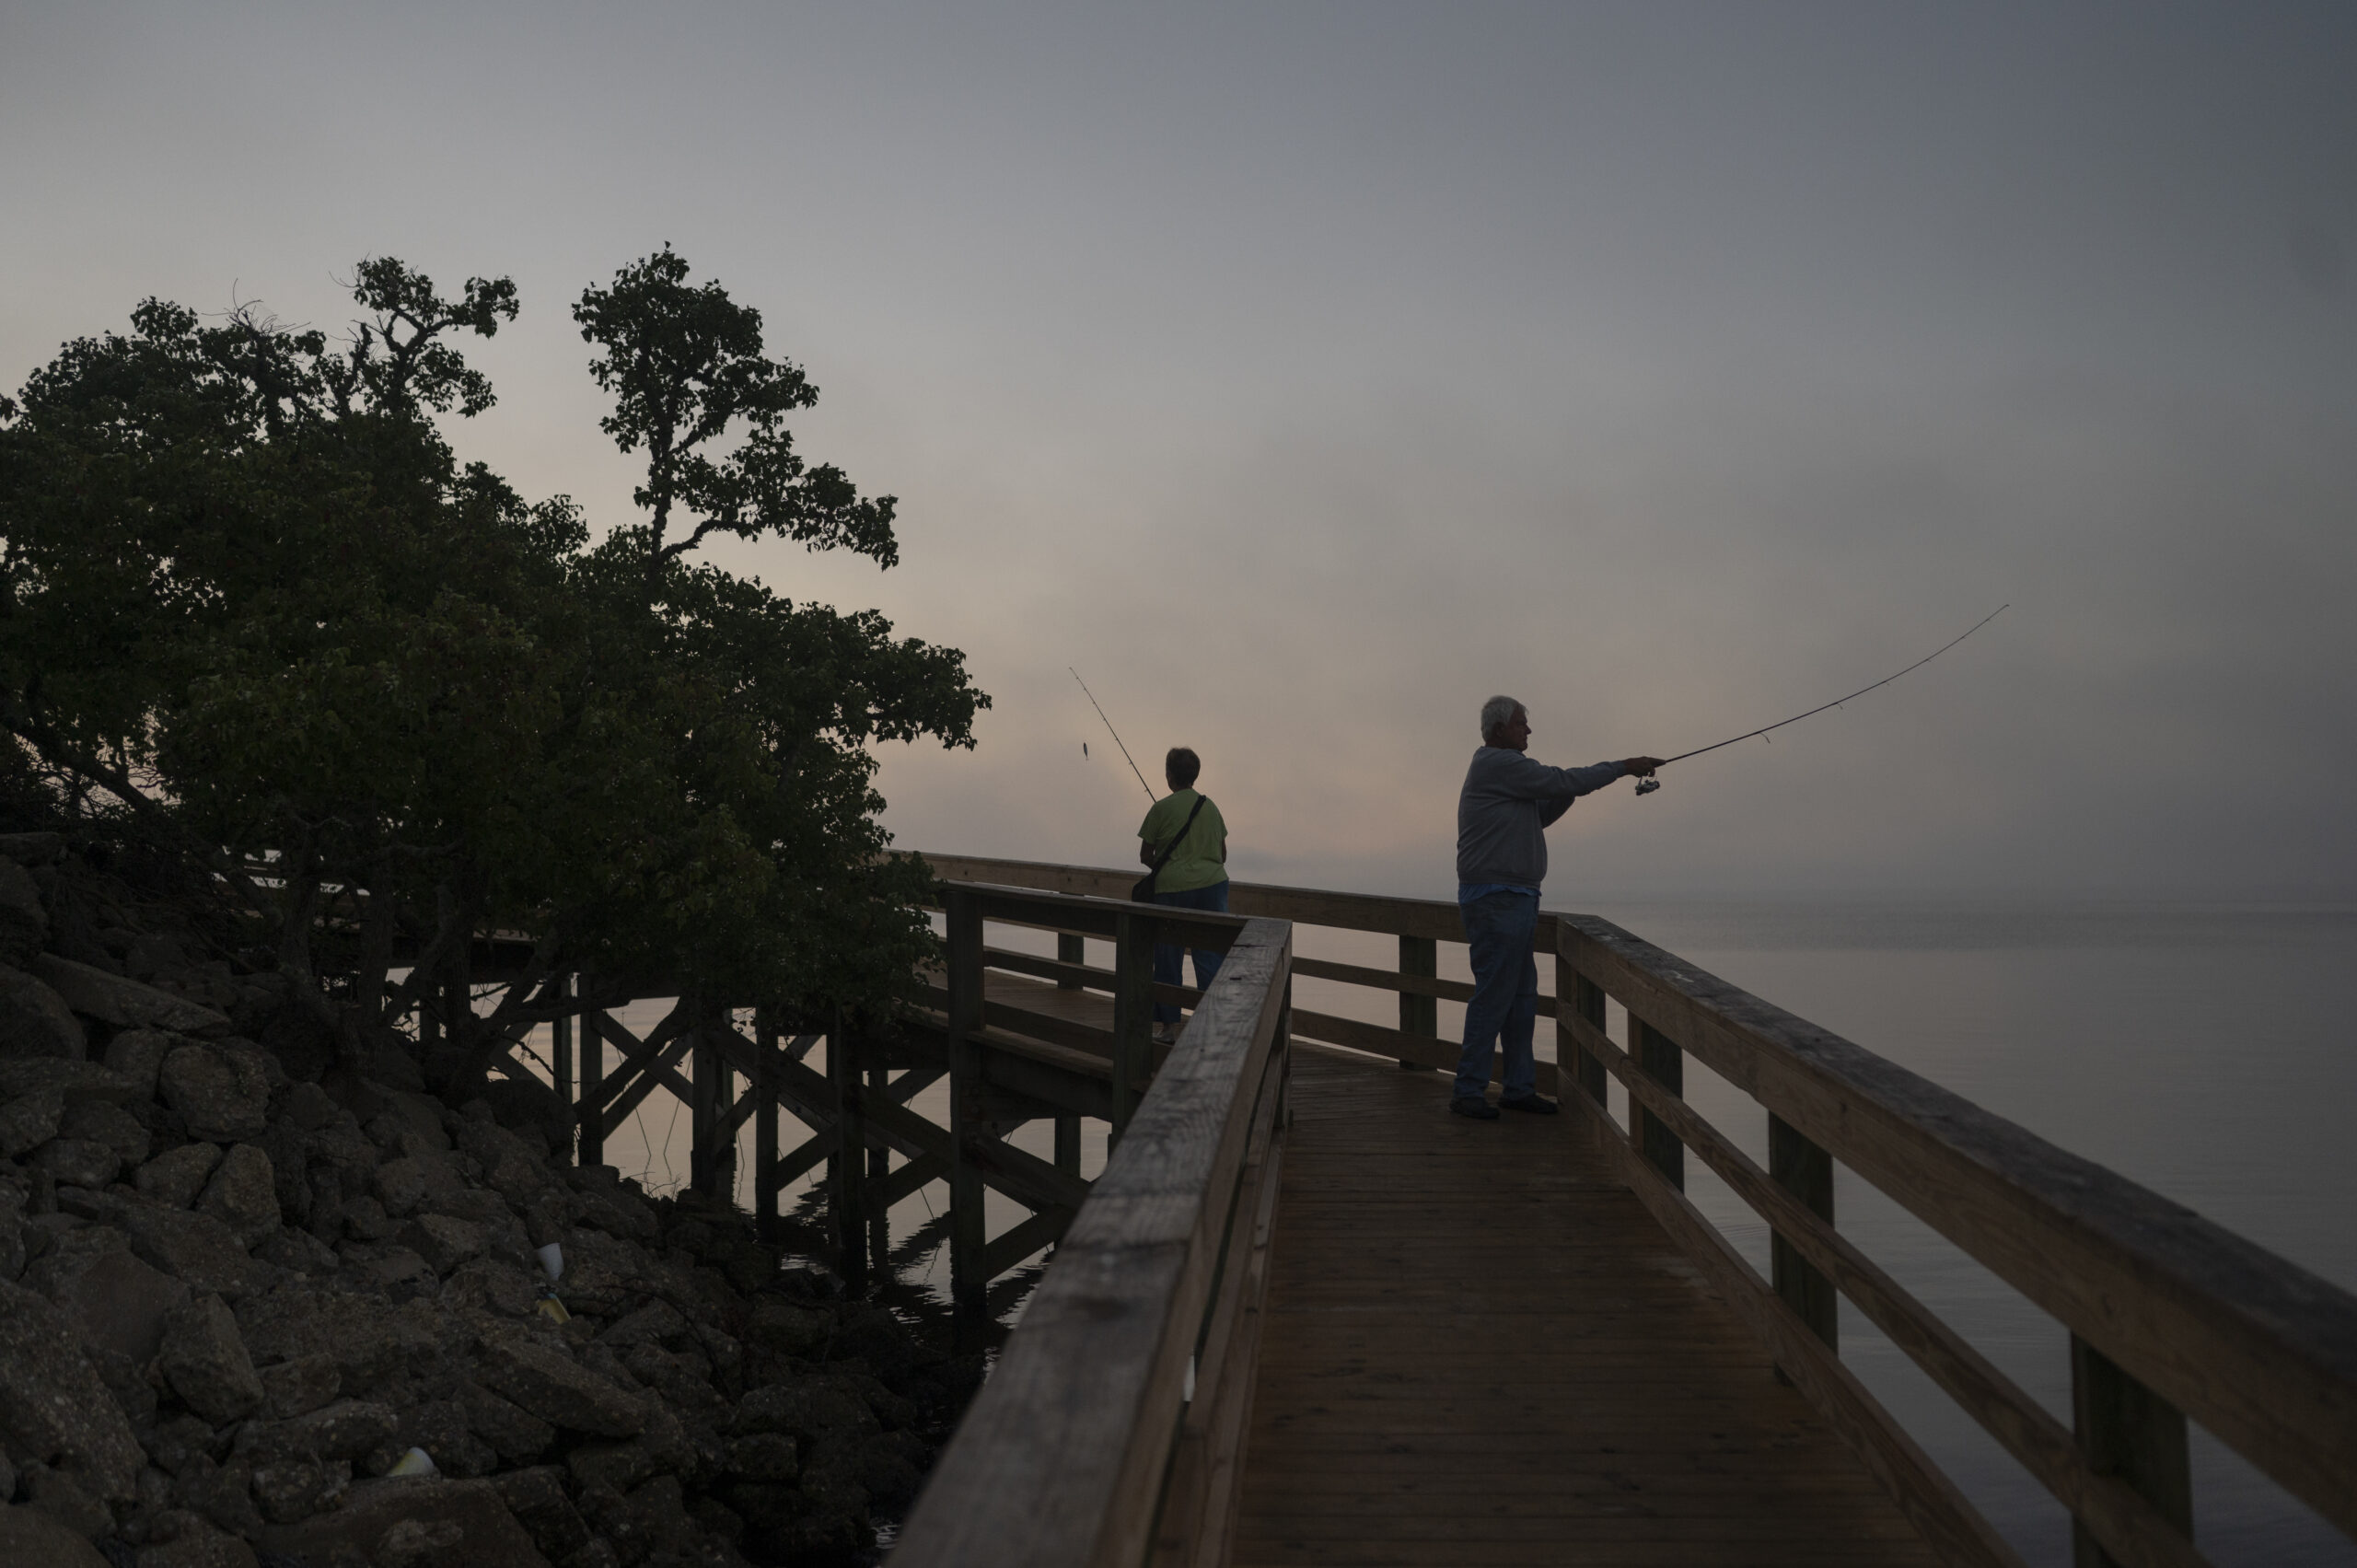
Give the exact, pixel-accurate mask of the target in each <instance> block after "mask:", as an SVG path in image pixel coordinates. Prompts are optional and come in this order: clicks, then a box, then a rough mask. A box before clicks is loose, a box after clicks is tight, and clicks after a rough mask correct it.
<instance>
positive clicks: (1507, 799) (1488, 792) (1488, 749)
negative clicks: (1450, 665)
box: [1448, 697, 1661, 1121]
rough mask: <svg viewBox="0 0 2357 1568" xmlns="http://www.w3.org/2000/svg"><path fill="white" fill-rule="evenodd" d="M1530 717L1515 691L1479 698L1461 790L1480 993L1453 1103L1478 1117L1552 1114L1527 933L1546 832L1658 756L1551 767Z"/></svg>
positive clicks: (1469, 1015) (1460, 882) (1461, 900)
mask: <svg viewBox="0 0 2357 1568" xmlns="http://www.w3.org/2000/svg"><path fill="white" fill-rule="evenodd" d="M1529 749H1530V714H1529V713H1528V712H1527V710H1525V709H1524V707H1523V705H1522V704H1521V703H1517V702H1515V700H1514V699H1513V698H1512V697H1492V698H1491V699H1490V700H1489V701H1488V702H1486V703H1482V704H1481V749H1480V750H1479V751H1476V752H1474V753H1473V765H1472V766H1471V767H1470V768H1468V769H1467V770H1466V772H1465V788H1464V791H1463V793H1461V794H1460V795H1458V796H1457V913H1458V915H1459V916H1460V917H1461V918H1462V919H1463V920H1464V922H1465V940H1466V941H1467V942H1468V943H1469V945H1470V946H1471V947H1472V949H1473V1000H1472V1001H1470V1002H1469V1003H1467V1004H1466V1005H1465V1051H1464V1053H1463V1054H1462V1055H1460V1056H1459V1057H1458V1058H1457V1088H1456V1092H1455V1094H1454V1096H1453V1097H1452V1098H1450V1100H1449V1102H1448V1109H1451V1110H1452V1111H1455V1112H1456V1113H1457V1115H1459V1116H1469V1117H1472V1118H1473V1119H1474V1120H1475V1121H1496V1120H1497V1119H1498V1109H1499V1107H1504V1109H1507V1110H1524V1111H1531V1112H1535V1113H1537V1114H1538V1115H1540V1116H1552V1115H1554V1114H1555V1102H1554V1101H1553V1100H1550V1099H1546V1098H1541V1097H1540V1096H1539V1094H1538V1064H1537V1063H1536V1061H1535V1060H1534V1059H1533V1058H1532V1056H1531V1051H1530V1036H1531V1030H1532V1026H1533V1025H1534V1023H1535V1022H1536V1020H1537V1018H1538V962H1537V961H1536V960H1535V959H1534V958H1532V957H1531V954H1530V940H1531V935H1532V933H1533V932H1534V931H1536V930H1537V928H1538V885H1539V884H1540V883H1541V882H1543V881H1545V880H1546V879H1547V837H1546V830H1547V829H1548V828H1550V827H1551V826H1552V825H1553V824H1554V821H1555V819H1557V818H1559V817H1561V816H1562V814H1563V813H1564V812H1566V811H1568V810H1570V809H1571V808H1572V802H1573V801H1574V800H1576V799H1578V798H1579V797H1580V796H1583V795H1587V794H1590V793H1592V792H1594V791H1596V790H1599V789H1602V788H1603V787H1604V786H1605V785H1606V784H1610V783H1611V782H1612V781H1613V780H1615V779H1619V778H1626V777H1628V776H1630V775H1631V774H1636V775H1639V776H1643V775H1646V774H1650V773H1651V772H1653V771H1654V770H1655V768H1658V767H1660V766H1661V759H1660V758H1658V757H1628V758H1624V759H1622V760H1621V761H1618V762H1598V763H1596V764H1595V765H1594V766H1593V767H1586V768H1550V767H1549V766H1547V765H1546V764H1545V763H1544V762H1534V761H1531V760H1530V759H1529V758H1528V757H1527V756H1526V755H1525V753H1526V752H1527V751H1528V750H1529ZM1501 1041H1503V1042H1504V1046H1505V1057H1506V1062H1505V1093H1504V1095H1503V1096H1502V1097H1501V1098H1499V1100H1498V1104H1497V1105H1496V1106H1492V1104H1491V1103H1490V1101H1489V1097H1488V1093H1487V1091H1488V1089H1489V1086H1490V1051H1491V1049H1492V1047H1493V1046H1495V1045H1497V1044H1499V1043H1500V1042H1501Z"/></svg>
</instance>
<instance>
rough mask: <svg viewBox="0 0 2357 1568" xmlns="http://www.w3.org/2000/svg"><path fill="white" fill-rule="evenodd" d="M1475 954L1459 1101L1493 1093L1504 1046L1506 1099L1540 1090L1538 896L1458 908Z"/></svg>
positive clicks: (1484, 899)
mask: <svg viewBox="0 0 2357 1568" xmlns="http://www.w3.org/2000/svg"><path fill="white" fill-rule="evenodd" d="M1457 913H1458V914H1459V915H1460V916H1462V917H1463V919H1464V921H1465V940H1466V942H1467V943H1468V944H1469V945H1470V946H1471V947H1472V949H1473V1000H1472V1001H1470V1002H1468V1003H1467V1004H1466V1005H1465V1052H1464V1054H1463V1055H1461V1056H1459V1057H1458V1058H1457V1098H1459V1099H1480V1098H1482V1097H1483V1095H1484V1094H1486V1093H1487V1091H1488V1089H1489V1087H1490V1051H1491V1049H1492V1047H1493V1046H1496V1045H1498V1044H1500V1043H1501V1042H1503V1043H1504V1046H1505V1053H1506V1063H1505V1098H1508V1099H1520V1098H1523V1097H1524V1096H1526V1095H1528V1094H1529V1093H1531V1092H1532V1091H1533V1090H1534V1089H1535V1088H1537V1087H1538V1064H1537V1063H1536V1062H1535V1061H1534V1060H1533V1058H1532V1056H1531V1053H1530V1036H1531V1031H1532V1028H1533V1026H1534V1025H1535V1024H1536V1023H1537V1021H1538V960H1537V959H1536V958H1532V957H1531V953H1530V938H1531V935H1532V933H1534V932H1536V931H1537V930H1538V894H1536V893H1516V892H1512V891H1502V892H1495V893H1484V894H1482V895H1481V896H1480V898H1478V899H1475V900H1471V901H1470V902H1468V903H1462V904H1459V905H1457Z"/></svg>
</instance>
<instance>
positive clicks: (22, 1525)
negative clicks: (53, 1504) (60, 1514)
mask: <svg viewBox="0 0 2357 1568" xmlns="http://www.w3.org/2000/svg"><path fill="white" fill-rule="evenodd" d="M0 1562H7V1563H18V1562H21V1563H24V1564H26V1565H27V1568H31V1565H33V1564H36V1563H38V1564H39V1565H40V1568H107V1560H106V1559H105V1558H103V1557H101V1556H99V1549H98V1548H97V1547H95V1546H92V1545H91V1544H90V1543H89V1541H88V1540H87V1539H84V1538H83V1536H82V1535H81V1534H80V1533H79V1532H77V1531H75V1529H74V1528H73V1527H71V1526H70V1525H65V1524H61V1523H60V1522H59V1521H58V1520H56V1519H55V1518H53V1517H52V1516H50V1515H49V1514H47V1513H45V1512H43V1511H42V1510H41V1509H39V1508H6V1507H0Z"/></svg>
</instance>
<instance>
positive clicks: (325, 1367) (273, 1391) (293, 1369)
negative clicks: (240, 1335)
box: [248, 1347, 343, 1421]
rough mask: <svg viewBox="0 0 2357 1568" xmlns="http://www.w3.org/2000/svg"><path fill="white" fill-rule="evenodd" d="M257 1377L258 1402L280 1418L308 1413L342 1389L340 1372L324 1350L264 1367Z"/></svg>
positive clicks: (290, 1417) (289, 1419)
mask: <svg viewBox="0 0 2357 1568" xmlns="http://www.w3.org/2000/svg"><path fill="white" fill-rule="evenodd" d="M248 1348H249V1349H250V1348H251V1347H248ZM261 1391H262V1401H263V1403H264V1404H265V1405H267V1406H268V1407H269V1410H270V1413H271V1414H272V1415H273V1416H274V1417H276V1418H277V1419H278V1420H280V1421H292V1420H293V1419H295V1417H296V1416H298V1415H308V1414H310V1413H311V1412H312V1411H315V1410H318V1409H319V1407H321V1406H322V1405H325V1404H326V1403H327V1402H328V1401H329V1400H332V1399H334V1398H335V1397H336V1395H337V1394H339V1393H341V1392H342V1391H343V1374H342V1373H341V1372H339V1371H337V1370H336V1365H335V1357H333V1356H331V1355H330V1354H328V1353H326V1352H325V1351H318V1352H314V1353H311V1354H309V1355H298V1356H296V1358H295V1359H294V1360H292V1361H282V1362H279V1363H278V1364H277V1365H273V1366H265V1367H263V1368H261Z"/></svg>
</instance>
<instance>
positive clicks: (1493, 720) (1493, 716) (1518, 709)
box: [1481, 697, 1526, 740]
mask: <svg viewBox="0 0 2357 1568" xmlns="http://www.w3.org/2000/svg"><path fill="white" fill-rule="evenodd" d="M1525 711H1526V710H1525V709H1524V707H1523V705H1522V704H1521V703H1517V702H1515V700H1514V699H1513V698H1512V697H1492V698H1491V699H1490V700H1489V701H1488V702H1486V703H1482V704H1481V738H1482V739H1484V740H1487V739H1489V738H1490V732H1491V731H1492V730H1493V729H1495V728H1497V727H1498V726H1500V725H1502V724H1509V723H1512V722H1513V720H1514V716H1515V714H1519V713H1523V712H1525Z"/></svg>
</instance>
